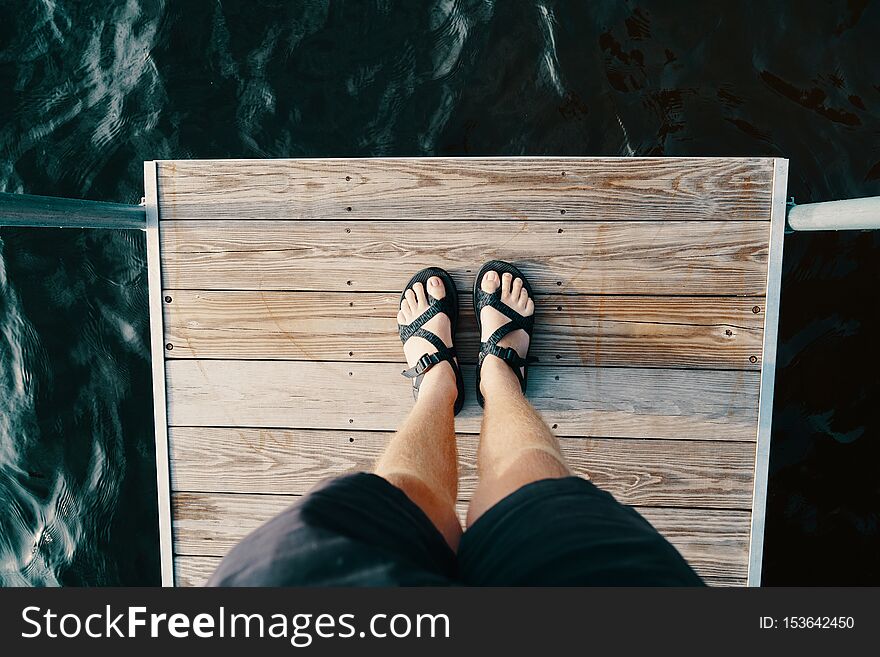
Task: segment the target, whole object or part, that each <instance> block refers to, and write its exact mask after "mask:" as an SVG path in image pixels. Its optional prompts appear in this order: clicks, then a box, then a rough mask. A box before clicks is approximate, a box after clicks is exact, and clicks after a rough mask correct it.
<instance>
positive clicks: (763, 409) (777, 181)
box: [746, 158, 788, 586]
mask: <svg viewBox="0 0 880 657" xmlns="http://www.w3.org/2000/svg"><path fill="white" fill-rule="evenodd" d="M787 186H788V160H786V159H782V158H776V159H775V160H774V163H773V198H772V199H771V202H772V207H771V210H770V253H769V262H768V266H767V296H766V298H765V300H764V344H763V350H762V357H761V363H762V365H763V366H762V368H761V387H760V393H759V397H758V437H757V447H756V450H755V483H754V486H755V487H754V492H753V494H752V522H751V530H750V532H749V568H748V577H747V580H746V582H747V584H748V586H760V585H761V567H762V563H763V558H764V526H765V522H766V513H767V478H768V475H769V469H770V437H771V430H772V427H773V392H774V390H773V387H774V385H775V383H776V347H777V339H778V333H779V302H780V296H781V287H782V246H783V240H784V238H785V221H786V218H785V214H786V197H785V194H786V189H787Z"/></svg>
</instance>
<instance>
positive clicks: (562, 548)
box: [208, 473, 703, 586]
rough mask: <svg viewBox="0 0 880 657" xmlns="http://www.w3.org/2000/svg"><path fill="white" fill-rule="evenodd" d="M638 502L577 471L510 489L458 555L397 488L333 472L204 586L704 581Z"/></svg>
mask: <svg viewBox="0 0 880 657" xmlns="http://www.w3.org/2000/svg"><path fill="white" fill-rule="evenodd" d="M702 584H703V582H702V580H701V579H700V578H699V577H698V576H697V574H696V573H695V572H694V571H693V569H692V568H691V567H690V566H689V565H688V564H687V562H686V561H685V560H684V559H683V558H682V556H681V555H680V554H679V553H678V551H677V550H676V549H675V548H674V547H672V545H670V544H669V542H668V541H666V539H664V538H663V537H662V536H661V535H660V534H659V533H657V530H655V529H654V528H653V527H652V526H651V525H650V523H648V521H647V520H645V519H644V518H642V516H640V515H639V514H638V513H637V512H636V511H635V510H633V509H631V508H630V507H628V506H624V505H622V504H620V503H619V502H617V500H615V499H614V497H612V496H611V495H609V494H608V493H606V492H604V491H602V490H599V489H598V488H596V487H595V486H594V485H593V484H591V483H590V482H588V481H586V480H584V479H580V478H578V477H567V478H565V479H545V480H542V481H536V482H534V483H531V484H527V485H526V486H523V487H522V488H520V489H519V490H517V491H515V492H514V493H512V494H510V495H508V496H507V497H505V498H504V499H503V500H501V501H500V502H498V504H496V505H495V506H493V507H492V508H491V509H489V510H488V511H486V512H485V513H484V514H483V515H482V516H480V518H478V519H477V521H476V522H474V524H473V525H471V526H470V527H468V529H467V531H465V533H464V535H463V536H462V539H461V543H460V545H459V549H458V553H457V554H456V553H455V552H453V551H452V550H451V549H450V548H449V546H448V545H447V543H446V541H445V540H444V539H443V537H442V536H441V534H440V532H439V531H437V529H436V528H435V527H434V525H433V524H432V523H431V521H430V520H429V519H428V517H427V516H426V515H425V514H424V512H422V510H421V509H420V508H419V507H418V506H416V505H415V504H414V503H413V502H412V501H411V500H410V499H409V498H408V497H407V496H406V495H405V494H404V493H403V491H401V490H400V489H399V488H397V487H396V486H393V485H392V484H390V483H388V482H387V481H386V480H385V479H383V478H381V477H379V476H376V475H373V474H367V473H358V474H352V475H346V476H344V477H338V478H336V479H331V480H329V481H327V482H325V483H324V484H322V485H321V486H319V487H317V488H316V489H314V490H313V491H312V492H310V493H309V494H308V495H306V496H305V497H303V499H302V500H300V501H298V502H297V503H295V504H294V505H292V506H291V507H290V508H289V509H287V510H285V511H283V512H282V513H280V514H279V515H278V516H276V517H275V518H273V519H272V520H270V521H269V522H267V523H265V524H264V525H262V526H261V527H259V528H258V529H256V530H255V531H254V532H252V533H251V534H250V535H248V536H246V537H245V538H244V539H243V540H242V541H241V542H240V543H239V544H238V545H236V546H235V547H234V548H233V549H232V551H231V552H230V553H229V554H228V555H227V556H226V557H225V558H224V559H223V561H222V562H221V563H220V565H219V566H218V568H217V570H216V572H215V573H214V574H213V575H212V577H211V579H210V580H209V581H208V585H209V586H432V585H434V586H455V585H465V586H469V585H470V586H596V585H598V586H701V585H702Z"/></svg>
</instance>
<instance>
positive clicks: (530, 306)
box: [525, 299, 535, 317]
mask: <svg viewBox="0 0 880 657" xmlns="http://www.w3.org/2000/svg"><path fill="white" fill-rule="evenodd" d="M534 314H535V302H534V301H533V300H532V299H529V300H528V301H527V302H526V312H525V316H526V317H528V316H529V315H534Z"/></svg>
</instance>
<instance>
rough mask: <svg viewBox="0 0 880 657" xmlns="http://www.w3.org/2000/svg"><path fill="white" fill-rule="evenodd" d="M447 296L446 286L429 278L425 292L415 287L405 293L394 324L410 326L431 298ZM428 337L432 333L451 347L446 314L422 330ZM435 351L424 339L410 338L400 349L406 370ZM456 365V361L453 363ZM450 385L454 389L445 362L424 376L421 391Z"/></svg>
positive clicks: (447, 364) (422, 286)
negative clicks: (404, 358) (426, 332)
mask: <svg viewBox="0 0 880 657" xmlns="http://www.w3.org/2000/svg"><path fill="white" fill-rule="evenodd" d="M445 296H446V286H445V285H444V284H443V281H442V280H441V279H440V277H438V276H432V277H431V278H429V279H428V281H427V289H426V288H425V286H424V285H422V284H421V283H416V284H414V285H413V286H412V287H411V288H409V289H407V290H406V291H405V292H404V298H403V299H402V300H401V302H400V312H398V313H397V323H398V324H400V325H401V326H407V325H409V324H412V323H413V322H414V321H415V320H416V319H418V318H419V317H420V316H421V315H422V314H423V313H425V312H426V311H427V310H428V308H429V307H430V305H431V298H434V299H443V298H444V297H445ZM422 328H424V329H425V330H426V331H428V332H429V333H433V334H434V335H436V336H437V337H438V338H440V339H441V340H442V341H443V344H445V345H446V346H447V347H451V346H452V324H451V323H450V321H449V317H447V315H446V313H438V314H436V315H434V316H433V317H432V318H431V319H429V320H428V321H427V322H425V325H424V326H423V327H422ZM436 351H437V347H435V346H434V345H432V344H431V343H430V342H428V341H427V340H425V339H424V338H420V337H418V336H413V337H411V338H410V339H409V340H407V341H406V343H405V344H404V345H403V354H404V356H406V363H407V365H408V366H409V367H412V366H413V365H415V364H416V362H418V360H419V358H421V357H422V356H424V355H425V354H433V353H434V352H436ZM455 361H456V363H457V362H458V359H457V358H456V359H455ZM444 382H445V383H446V384H451V385H452V388H453V389H455V385H456V384H455V371H454V370H453V369H452V366H451V365H450V364H449V363H448V362H443V363H439V364H438V365H437V366H436V367H433V368H431V369H430V370H429V371H427V372H425V378H424V380H423V382H422V387H421V390H425V386H426V385H427V388H428V389H430V388H432V387H433V386H434V385H435V384H438V383H439V384H443V383H444Z"/></svg>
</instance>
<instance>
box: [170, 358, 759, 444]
mask: <svg viewBox="0 0 880 657" xmlns="http://www.w3.org/2000/svg"><path fill="white" fill-rule="evenodd" d="M400 370H401V366H400V365H397V364H394V363H335V362H320V363H316V362H311V361H248V360H169V361H166V376H167V379H168V410H169V421H168V423H169V425H171V426H239V427H281V428H306V429H307V428H316V429H367V430H380V431H394V430H395V429H396V428H397V427H398V426H399V424H400V423H401V422H402V420H403V419H404V418H405V417H406V414H407V413H408V411H409V408H410V403H409V401H408V400H409V399H411V393H410V386H411V383H410V382H409V381H408V380H407V379H405V378H404V377H402V376H401V375H400ZM464 373H465V386H466V390H467V391H468V398H467V400H468V401H467V403H466V404H465V407H464V409H463V410H462V412H461V414H459V416H458V417H457V418H456V426H457V427H458V430H459V431H462V432H464V433H478V432H479V424H480V417H481V415H482V409H480V407H479V406H478V405H477V403H476V401H475V399H474V398H475V394H473V393H472V391H473V389H474V388H473V368H465V372H464ZM758 375H759V374H758V373H757V372H746V371H716V370H665V369H637V368H590V367H540V368H538V367H536V368H534V370H532V372H531V373H530V375H529V391H530V392H529V399H530V401H531V402H532V404H533V405H534V406H535V408H537V409H538V410H539V411H541V412H542V414H543V416H544V418H545V420H546V421H547V422H548V423H550V424H551V425H554V428H555V429H556V432H557V434H558V435H561V436H598V437H628V438H672V439H701V440H748V441H754V440H755V439H756V430H757V406H758ZM557 377H558V378H557Z"/></svg>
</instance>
